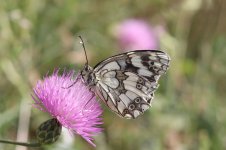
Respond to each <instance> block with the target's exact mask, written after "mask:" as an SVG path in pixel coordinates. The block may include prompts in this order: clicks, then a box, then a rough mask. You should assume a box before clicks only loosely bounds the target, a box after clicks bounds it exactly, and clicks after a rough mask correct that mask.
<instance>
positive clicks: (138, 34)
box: [117, 19, 159, 51]
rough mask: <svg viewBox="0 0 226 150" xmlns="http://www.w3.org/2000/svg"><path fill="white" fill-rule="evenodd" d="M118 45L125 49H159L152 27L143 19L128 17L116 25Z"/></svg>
mask: <svg viewBox="0 0 226 150" xmlns="http://www.w3.org/2000/svg"><path fill="white" fill-rule="evenodd" d="M117 37H118V40H119V44H120V47H121V48H122V49H123V50H125V51H127V50H145V49H159V40H158V38H157V35H156V33H155V31H154V29H153V28H152V27H151V26H150V25H149V24H147V23H146V22H145V21H143V20H136V19H129V20H125V21H123V22H122V23H121V24H119V25H118V28H117Z"/></svg>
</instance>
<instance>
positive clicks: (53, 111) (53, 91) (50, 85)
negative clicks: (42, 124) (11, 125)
mask: <svg viewBox="0 0 226 150" xmlns="http://www.w3.org/2000/svg"><path fill="white" fill-rule="evenodd" d="M73 76H74V72H72V71H70V72H65V71H64V73H63V75H61V76H60V75H59V70H56V71H55V72H54V73H53V75H51V76H47V77H45V78H44V80H43V81H38V83H37V85H36V87H35V88H34V89H33V91H34V95H33V99H34V101H35V104H34V106H35V107H36V108H38V109H40V110H42V111H44V112H48V113H49V114H50V115H51V116H52V117H53V118H56V119H57V120H58V122H59V123H60V124H61V125H62V126H64V127H66V128H68V129H69V130H70V131H73V132H74V133H76V134H79V135H81V136H82V137H83V138H84V139H85V140H86V141H88V142H89V143H90V144H92V145H93V146H95V145H94V143H93V142H92V140H93V138H92V136H94V135H95V134H97V133H100V132H101V128H99V127H98V126H99V125H100V124H102V118H101V117H100V116H101V114H102V109H101V107H100V105H99V103H98V102H97V100H96V99H95V96H94V94H93V93H92V92H91V91H90V90H89V89H88V88H87V87H86V86H85V85H84V84H83V82H82V80H81V77H80V76H77V77H76V79H73ZM75 80H76V82H75ZM74 82H75V84H74V85H73V86H71V87H69V86H70V85H72V84H73V83H74Z"/></svg>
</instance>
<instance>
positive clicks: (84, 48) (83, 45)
mask: <svg viewBox="0 0 226 150" xmlns="http://www.w3.org/2000/svg"><path fill="white" fill-rule="evenodd" d="M78 37H79V38H80V40H81V42H80V43H81V44H82V47H83V50H84V52H85V56H86V64H87V65H88V58H87V54H86V47H85V44H84V41H83V39H82V36H81V35H79V36H78Z"/></svg>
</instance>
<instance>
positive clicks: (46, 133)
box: [36, 118, 62, 144]
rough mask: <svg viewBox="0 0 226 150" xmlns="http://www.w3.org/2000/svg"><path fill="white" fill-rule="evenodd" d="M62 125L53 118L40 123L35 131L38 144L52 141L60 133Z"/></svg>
mask: <svg viewBox="0 0 226 150" xmlns="http://www.w3.org/2000/svg"><path fill="white" fill-rule="evenodd" d="M61 130H62V126H61V124H60V123H59V122H58V120H57V119H55V118H53V119H50V120H47V121H45V122H44V123H42V124H41V125H40V126H39V128H38V129H37V131H36V136H37V139H38V141H39V143H40V144H51V143H54V142H55V141H56V140H57V139H58V137H59V136H60V134H61Z"/></svg>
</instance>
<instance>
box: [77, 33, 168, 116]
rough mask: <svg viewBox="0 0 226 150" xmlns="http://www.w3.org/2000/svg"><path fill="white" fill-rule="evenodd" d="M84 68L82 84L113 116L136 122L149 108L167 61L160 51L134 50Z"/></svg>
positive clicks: (166, 67) (165, 55) (86, 65)
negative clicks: (113, 113) (101, 101)
mask: <svg viewBox="0 0 226 150" xmlns="http://www.w3.org/2000/svg"><path fill="white" fill-rule="evenodd" d="M79 38H80V39H81V43H82V45H83V49H84V51H85V56H86V64H85V65H84V68H83V69H82V71H81V76H82V80H83V82H84V83H85V84H86V85H87V86H88V87H89V88H90V89H91V91H92V92H94V93H95V95H96V96H98V97H99V98H100V99H101V100H103V102H104V103H105V104H106V106H107V107H109V108H110V109H111V110H112V111H113V112H115V113H116V114H118V115H119V116H121V117H124V118H127V119H131V118H132V119H135V118H137V117H138V116H139V115H141V114H143V113H144V111H146V110H147V109H148V108H150V106H151V102H152V99H153V97H154V92H155V91H156V89H157V88H158V86H159V85H158V80H159V78H160V76H161V75H162V74H165V73H166V71H167V69H168V68H169V62H170V57H169V55H167V54H166V53H164V52H162V51H159V50H134V51H130V52H126V53H122V54H118V55H115V56H112V57H109V58H107V59H105V60H103V61H101V62H99V63H98V64H97V65H96V66H95V67H94V68H92V67H91V66H89V65H88V59H87V54H86V50H85V45H84V42H83V40H82V38H81V36H79Z"/></svg>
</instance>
